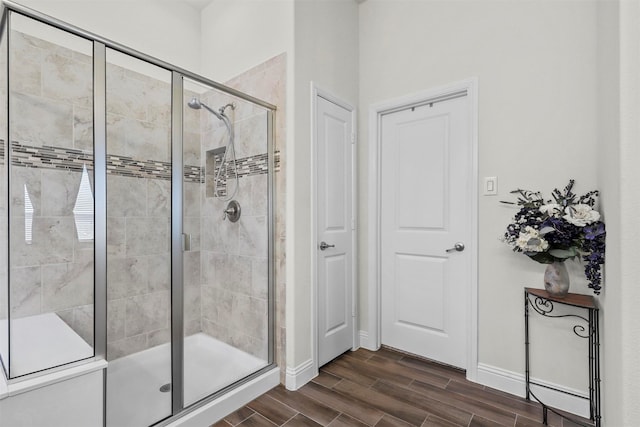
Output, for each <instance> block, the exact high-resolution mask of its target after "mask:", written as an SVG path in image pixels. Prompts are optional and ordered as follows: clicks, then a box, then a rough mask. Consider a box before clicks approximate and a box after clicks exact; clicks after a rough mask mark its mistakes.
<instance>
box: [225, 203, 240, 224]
mask: <svg viewBox="0 0 640 427" xmlns="http://www.w3.org/2000/svg"><path fill="white" fill-rule="evenodd" d="M225 219H229V221H231V222H236V221H238V219H240V203H238V202H237V201H235V200H232V201H230V202H229V204H228V205H227V208H226V209H225V210H224V216H223V217H222V220H223V221H224V220H225Z"/></svg>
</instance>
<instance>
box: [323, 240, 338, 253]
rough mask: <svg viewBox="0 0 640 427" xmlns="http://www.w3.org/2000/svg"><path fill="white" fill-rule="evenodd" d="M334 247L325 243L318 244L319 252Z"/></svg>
mask: <svg viewBox="0 0 640 427" xmlns="http://www.w3.org/2000/svg"><path fill="white" fill-rule="evenodd" d="M335 247H336V245H328V244H327V242H320V250H321V251H324V250H325V249H327V248H335Z"/></svg>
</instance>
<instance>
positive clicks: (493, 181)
mask: <svg viewBox="0 0 640 427" xmlns="http://www.w3.org/2000/svg"><path fill="white" fill-rule="evenodd" d="M483 194H484V195H485V196H495V195H497V194H498V177H497V176H485V177H484V193H483Z"/></svg>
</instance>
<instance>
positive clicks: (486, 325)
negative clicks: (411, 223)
mask: <svg viewBox="0 0 640 427" xmlns="http://www.w3.org/2000/svg"><path fill="white" fill-rule="evenodd" d="M596 37H597V28H596V3H595V2H589V1H586V2H565V1H554V2H544V1H536V2H509V1H493V0H487V1H474V2H446V1H442V2H440V1H421V2H413V1H395V2H388V1H376V0H369V1H367V2H365V3H363V4H361V5H360V124H359V129H360V145H359V159H360V206H367V202H368V199H367V188H368V187H367V185H368V175H367V174H368V170H367V159H368V155H369V153H368V150H367V141H368V140H367V138H368V135H367V130H368V125H369V123H368V113H369V108H370V106H371V105H372V104H374V103H377V102H381V101H385V100H388V99H392V98H395V97H399V96H402V95H405V94H410V93H414V92H417V91H421V90H425V89H429V88H433V87H437V86H440V85H444V84H447V83H450V82H455V81H459V80H462V79H466V78H469V77H477V78H478V85H479V86H478V92H479V95H478V98H479V129H478V132H479V134H478V144H479V148H478V152H479V181H480V182H482V177H484V176H497V177H498V192H499V194H498V196H497V197H495V196H492V197H488V196H482V195H480V197H479V206H478V209H479V224H478V225H479V227H478V237H479V248H478V253H479V260H478V265H479V272H478V274H479V276H478V286H479V319H478V321H479V362H480V363H483V364H485V365H489V366H492V367H496V368H500V369H503V370H507V371H511V372H519V373H523V366H524V346H523V345H522V343H523V341H524V337H523V335H524V332H523V331H524V326H523V313H522V304H521V302H522V292H523V287H524V286H536V287H541V285H542V273H543V271H544V266H542V265H540V264H537V263H535V262H532V261H530V260H528V259H526V257H524V256H521V255H520V256H518V255H516V254H514V253H512V252H511V250H510V249H509V247H507V246H506V245H505V244H503V243H501V242H500V241H499V237H500V236H501V235H502V233H503V232H504V228H505V227H506V224H507V223H508V222H509V220H510V218H511V216H512V215H513V214H514V210H513V209H511V208H508V207H505V206H504V205H501V204H500V203H499V201H500V200H508V199H509V198H510V195H509V193H508V192H509V191H510V190H512V189H516V188H525V189H532V190H541V191H543V192H544V193H545V194H547V195H550V191H551V190H552V189H553V188H555V187H561V186H564V185H566V183H567V182H568V180H569V179H570V178H574V179H576V181H577V185H576V190H577V191H578V192H586V191H588V190H591V189H594V188H597V176H596V173H595V171H596V169H597V155H598V153H597V142H598V141H597V130H598V116H597V112H598V96H597V81H598V79H597V70H596V58H597V50H596V48H597V38H596ZM360 212H361V215H360V221H359V222H360V227H359V230H360V243H359V248H360V249H361V253H360V255H361V256H360V266H359V267H360V270H359V274H360V307H361V312H360V322H361V326H362V329H363V330H365V331H368V326H369V325H367V316H366V315H367V313H366V308H367V301H368V300H367V298H368V292H367V291H368V277H367V269H368V267H369V266H368V263H367V258H366V251H363V249H364V248H367V247H368V245H369V241H368V238H367V237H368V236H367V227H368V221H367V220H368V215H367V211H366V209H361V210H360ZM572 281H573V284H572V291H574V292H583V293H587V292H588V290H587V288H586V281H585V280H584V279H583V277H582V274H581V271H580V266H579V265H575V266H574V268H573V269H572ZM549 327H553V325H549ZM560 339H561V337H558V339H557V341H559V340H560ZM559 344H560V343H559V342H554V340H553V339H552V340H551V342H550V343H549V344H548V345H549V346H551V347H553V346H555V345H559ZM578 351H579V350H578V349H569V354H568V355H567V357H568V358H569V359H571V358H573V357H581V356H580V355H579V354H580V353H578ZM583 351H586V350H583ZM573 366H576V364H569V367H568V369H566V370H562V371H559V372H548V373H545V374H543V375H541V376H543V377H544V376H547V377H549V378H546V379H548V380H550V381H553V382H556V383H559V384H563V385H567V386H573V387H578V386H579V385H581V380H582V377H581V376H580V375H579V373H577V372H574V369H573ZM585 369H586V367H585ZM538 372H540V371H538ZM556 374H557V375H558V376H559V378H558V377H557V376H556ZM538 375H540V374H538ZM582 384H583V383H582Z"/></svg>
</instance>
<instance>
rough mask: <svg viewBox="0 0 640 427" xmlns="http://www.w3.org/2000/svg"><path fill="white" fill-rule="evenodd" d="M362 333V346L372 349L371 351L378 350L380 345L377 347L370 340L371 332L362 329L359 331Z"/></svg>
mask: <svg viewBox="0 0 640 427" xmlns="http://www.w3.org/2000/svg"><path fill="white" fill-rule="evenodd" d="M359 335H360V347H362V348H366V349H367V350H371V351H377V350H379V348H378V347H376V346H375V345H374V344H373V343H372V342H371V341H370V340H369V333H368V332H367V331H362V330H361V331H360V332H359Z"/></svg>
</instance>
